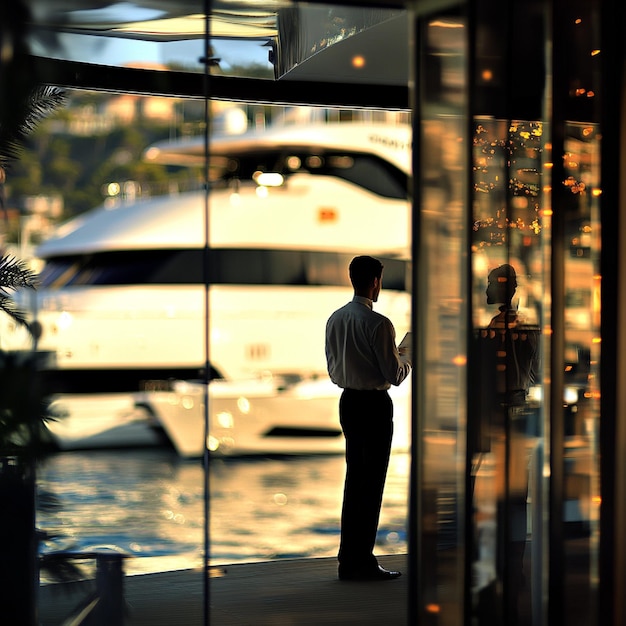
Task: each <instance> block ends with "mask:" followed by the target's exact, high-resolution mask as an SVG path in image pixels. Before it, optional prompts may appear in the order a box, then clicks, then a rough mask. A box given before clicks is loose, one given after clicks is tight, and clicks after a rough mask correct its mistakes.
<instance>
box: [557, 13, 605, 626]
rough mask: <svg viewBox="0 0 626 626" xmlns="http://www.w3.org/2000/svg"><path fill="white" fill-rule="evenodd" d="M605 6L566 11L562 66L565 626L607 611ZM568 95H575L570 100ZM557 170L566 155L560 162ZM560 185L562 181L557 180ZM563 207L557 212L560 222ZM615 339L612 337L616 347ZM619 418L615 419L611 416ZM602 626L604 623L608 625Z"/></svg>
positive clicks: (562, 25) (562, 24)
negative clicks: (601, 561) (603, 597)
mask: <svg viewBox="0 0 626 626" xmlns="http://www.w3.org/2000/svg"><path fill="white" fill-rule="evenodd" d="M600 8H601V7H600V5H598V4H597V3H580V4H578V3H577V4H574V5H570V4H568V3H563V4H562V10H560V11H559V15H560V19H559V28H560V29H561V31H560V32H561V39H560V41H561V45H562V46H563V49H561V50H559V55H558V56H557V57H556V58H557V60H558V62H559V65H558V66H557V67H559V68H560V71H561V75H560V83H559V84H561V85H562V87H563V89H562V90H563V92H564V95H563V96H562V97H563V104H562V106H563V107H564V109H563V110H564V119H565V121H564V122H563V131H562V133H563V144H562V150H563V153H562V163H563V167H562V170H560V174H561V175H562V176H563V178H562V181H559V182H560V183H561V186H560V190H559V191H560V196H559V197H560V206H559V207H558V208H559V211H560V213H561V215H562V220H563V225H562V232H563V237H564V241H563V242H562V245H561V250H562V254H563V257H564V258H563V267H564V284H563V290H564V293H563V297H564V318H563V320H564V337H563V341H564V354H563V358H562V367H563V372H564V374H563V385H564V398H563V440H562V442H560V443H561V445H562V449H563V457H562V458H563V467H562V474H563V479H564V483H563V490H562V492H563V517H562V521H563V564H562V572H563V588H564V598H563V606H564V616H563V621H564V622H565V623H567V624H572V626H583V625H584V626H586V625H587V624H596V623H601V622H602V617H601V611H600V610H599V608H598V601H597V588H598V580H599V578H598V555H599V540H600V537H599V501H600V498H599V485H600V476H599V462H600V451H599V433H600V406H599V390H600V381H599V358H600V314H601V311H600V241H601V239H600V209H599V202H600V194H601V189H600V181H601V176H600V168H601V163H600V146H601V135H602V132H603V131H604V132H610V129H608V128H607V129H602V128H601V127H600V124H599V123H598V122H599V120H600V102H599V100H600V97H601V96H602V94H601V93H600V91H599V86H600V84H601V83H600V69H601V67H602V66H601V64H600V52H601V47H602V46H601V43H600V30H601V29H600V19H599V11H600ZM565 91H566V93H567V95H565ZM554 158H555V161H556V158H557V157H556V155H555V157H554ZM555 185H556V181H555ZM556 210H557V208H556V207H555V214H556ZM607 339H608V340H612V339H611V338H607ZM608 417H610V418H611V419H612V416H608ZM598 620H600V622H598Z"/></svg>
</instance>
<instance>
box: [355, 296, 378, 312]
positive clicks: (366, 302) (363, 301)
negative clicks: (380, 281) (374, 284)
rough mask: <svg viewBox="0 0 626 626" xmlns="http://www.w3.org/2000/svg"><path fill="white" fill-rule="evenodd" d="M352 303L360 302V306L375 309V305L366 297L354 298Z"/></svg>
mask: <svg viewBox="0 0 626 626" xmlns="http://www.w3.org/2000/svg"><path fill="white" fill-rule="evenodd" d="M352 302H358V303H360V304H364V305H365V306H366V307H368V308H370V309H373V308H374V306H373V305H374V303H373V302H372V301H371V300H370V299H369V298H366V297H365V296H354V298H353V299H352Z"/></svg>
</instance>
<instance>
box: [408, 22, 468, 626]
mask: <svg viewBox="0 0 626 626" xmlns="http://www.w3.org/2000/svg"><path fill="white" fill-rule="evenodd" d="M421 26H422V29H421V32H420V34H419V36H417V38H416V39H417V41H419V47H420V50H419V55H420V57H419V59H420V61H419V67H420V69H419V72H420V73H421V74H422V76H423V78H422V84H423V85H424V89H423V91H419V92H418V94H417V95H418V98H419V100H418V110H417V112H416V115H417V116H418V119H419V122H418V127H417V128H418V129H419V133H420V137H419V154H420V157H421V160H420V163H421V167H420V170H419V173H417V174H416V178H417V182H416V184H417V189H418V190H419V196H420V197H419V211H420V229H419V230H420V240H419V242H418V246H419V248H418V249H419V251H420V263H419V265H418V267H417V268H416V270H417V274H418V288H419V293H418V295H417V299H416V302H417V304H418V305H419V307H420V309H419V312H418V314H417V320H418V321H417V323H418V327H419V328H420V329H423V330H422V332H424V336H423V337H421V340H422V341H423V344H422V345H423V346H424V354H422V355H420V361H419V362H418V363H417V364H416V371H417V374H418V376H419V377H421V378H422V379H423V382H422V386H421V387H420V389H421V391H420V392H419V393H418V396H419V397H418V398H417V402H418V403H419V405H418V406H419V408H418V425H417V437H419V438H421V440H420V443H419V445H420V450H419V452H415V454H417V462H420V463H421V468H422V469H421V471H422V485H421V492H420V493H421V499H422V501H421V506H422V507H423V508H422V512H421V513H420V519H419V520H418V522H417V523H418V524H421V525H422V533H421V544H420V545H421V548H422V551H423V552H422V554H421V555H420V562H419V564H418V567H419V571H420V573H419V574H418V580H419V584H420V585H421V596H420V597H421V606H419V607H418V610H419V612H420V613H419V618H418V620H417V621H419V623H420V624H421V623H424V624H428V623H441V624H461V623H463V610H464V606H463V598H464V589H463V574H462V572H463V563H464V549H465V546H464V534H463V533H464V514H465V510H464V508H465V488H466V479H465V476H466V471H465V450H466V448H465V440H466V409H465V389H466V385H465V376H466V369H465V362H466V353H465V345H466V328H465V324H464V323H463V320H465V319H466V314H467V307H468V302H467V298H466V296H465V291H466V281H465V277H466V273H467V266H466V264H467V255H466V254H465V250H466V246H467V239H466V233H467V229H466V224H467V211H468V207H467V204H466V202H465V198H466V180H467V179H466V173H467V169H466V163H467V161H466V151H465V147H466V146H467V131H466V126H467V120H466V118H465V116H464V112H465V106H466V102H467V85H466V70H465V59H466V38H467V32H466V25H465V20H464V19H463V18H462V17H459V16H458V15H456V14H444V15H434V16H429V18H428V19H424V21H423V22H422V24H421ZM423 620H427V621H423Z"/></svg>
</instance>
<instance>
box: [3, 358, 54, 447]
mask: <svg viewBox="0 0 626 626" xmlns="http://www.w3.org/2000/svg"><path fill="white" fill-rule="evenodd" d="M43 356H44V355H42V354H38V353H35V352H24V351H20V352H0V372H2V375H1V376H0V456H11V455H20V456H23V457H29V458H37V456H39V455H40V454H41V453H42V452H43V451H44V450H45V449H46V448H47V447H48V443H49V436H48V434H47V430H46V429H45V422H46V420H48V419H49V414H48V405H47V403H46V402H45V401H44V400H43V398H42V393H41V389H40V388H39V384H40V375H39V369H40V367H39V361H40V360H41V359H42V358H43Z"/></svg>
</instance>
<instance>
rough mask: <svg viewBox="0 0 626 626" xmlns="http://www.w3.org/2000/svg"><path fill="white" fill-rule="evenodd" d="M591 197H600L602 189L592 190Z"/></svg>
mask: <svg viewBox="0 0 626 626" xmlns="http://www.w3.org/2000/svg"><path fill="white" fill-rule="evenodd" d="M591 195H593V196H595V197H596V198H597V197H598V196H601V195H602V189H592V190H591Z"/></svg>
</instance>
